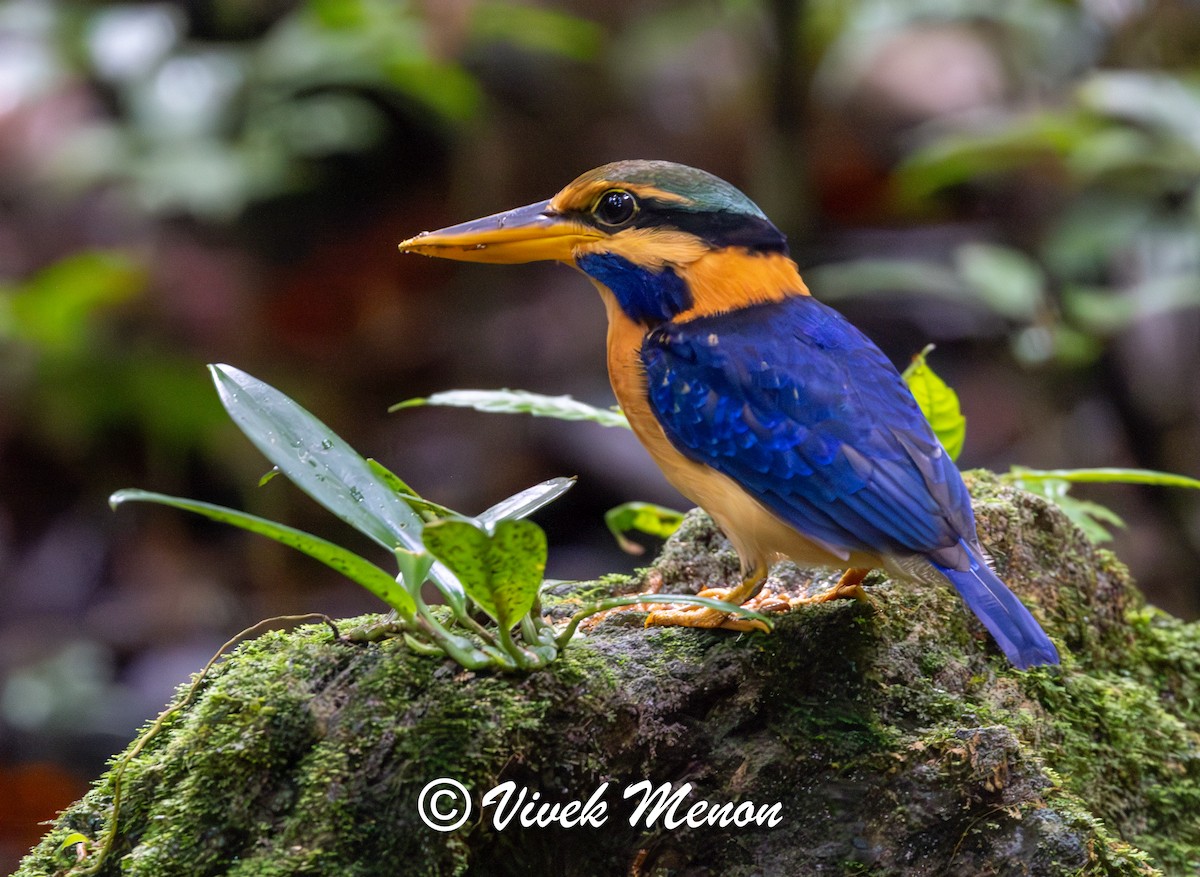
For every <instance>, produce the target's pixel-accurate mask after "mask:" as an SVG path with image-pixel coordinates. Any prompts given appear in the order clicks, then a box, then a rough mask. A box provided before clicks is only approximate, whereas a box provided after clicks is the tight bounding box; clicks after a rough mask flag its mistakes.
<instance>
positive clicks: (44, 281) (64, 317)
mask: <svg viewBox="0 0 1200 877" xmlns="http://www.w3.org/2000/svg"><path fill="white" fill-rule="evenodd" d="M145 286H146V271H145V269H144V268H143V267H142V266H141V265H139V264H138V263H137V262H135V261H134V260H133V259H131V258H129V257H128V256H125V255H123V254H121V253H118V252H113V251H107V250H86V251H84V252H81V253H75V254H74V255H71V256H67V257H66V258H64V259H60V260H59V261H57V262H55V263H54V264H52V265H50V266H49V267H47V268H43V269H42V270H41V271H39V272H38V273H37V274H35V275H34V276H33V277H32V278H30V279H29V280H27V281H25V282H24V283H22V284H20V285H19V286H17V287H15V288H14V289H12V290H11V292H10V293H9V295H8V296H7V298H8V301H7V302H5V298H6V296H5V294H4V293H5V290H0V305H4V304H7V306H8V307H7V310H6V313H5V315H4V316H5V317H6V318H7V319H6V320H4V321H3V323H4V324H3V325H0V336H3V335H6V334H10V333H11V334H13V335H15V336H16V337H17V338H19V339H22V340H25V341H29V342H32V343H34V344H37V345H38V346H40V347H43V348H46V349H49V350H53V351H56V352H73V351H77V350H78V349H79V348H80V346H81V345H82V344H83V343H84V342H85V341H86V340H87V337H88V335H89V333H90V332H91V331H92V330H93V329H94V326H95V321H94V319H93V315H94V314H95V313H96V312H97V311H99V310H101V309H103V308H106V307H112V306H114V305H117V304H120V303H121V302H124V301H127V300H129V299H131V298H133V297H134V296H136V295H138V294H139V293H141V291H142V290H143V289H144V288H145Z"/></svg>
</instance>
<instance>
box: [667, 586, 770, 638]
mask: <svg viewBox="0 0 1200 877" xmlns="http://www.w3.org/2000/svg"><path fill="white" fill-rule="evenodd" d="M733 590H734V589H733V588H706V589H705V590H703V591H701V592H700V593H699V594H697V595H696V596H698V597H708V598H709V599H711V600H722V601H724V602H728V603H732V601H731V600H729V597H730V595H731V593H732V592H733ZM762 596H765V595H760V596H759V597H755V598H753V599H752V600H750V601H748V602H746V603H744V604H741V605H744V606H745V607H746V608H747V609H753V610H755V611H756V612H761V611H764V610H762V609H760V608H759V606H758V605H757V603H758V601H759V600H760V599H761V597H762ZM783 608H784V609H786V608H787V605H786V603H785V604H784V606H783ZM646 627H704V628H709V629H717V628H720V629H721V630H736V631H741V632H746V631H753V630H758V631H762V632H763V633H768V632H769V631H770V628H769V627H767V625H766V624H764V623H763V622H761V621H759V620H757V619H752V618H739V617H737V616H735V615H731V614H730V613H729V612H722V611H721V610H720V609H709V608H708V607H707V606H687V607H684V608H678V609H657V610H655V611H653V612H651V613H650V614H649V615H647V616H646Z"/></svg>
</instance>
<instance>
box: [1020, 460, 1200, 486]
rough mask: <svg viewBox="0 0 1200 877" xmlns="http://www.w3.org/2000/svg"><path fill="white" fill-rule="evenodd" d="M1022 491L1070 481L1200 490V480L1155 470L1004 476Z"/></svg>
mask: <svg viewBox="0 0 1200 877" xmlns="http://www.w3.org/2000/svg"><path fill="white" fill-rule="evenodd" d="M1004 477H1005V479H1006V480H1008V481H1011V482H1012V483H1014V484H1017V485H1019V486H1021V487H1026V489H1028V485H1030V484H1034V483H1037V482H1039V481H1066V482H1070V483H1073V484H1149V485H1153V486H1155V487H1188V488H1191V489H1193V490H1200V479H1196V478H1189V477H1188V476H1186V475H1175V474H1173V473H1171V472H1156V471H1154V470H1153V469H1122V468H1108V467H1101V468H1097V469H1026V468H1025V467H1023V466H1013V467H1012V470H1011V471H1010V472H1009V473H1008V475H1006V476H1004Z"/></svg>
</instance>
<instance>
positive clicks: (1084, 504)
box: [1001, 466, 1200, 542]
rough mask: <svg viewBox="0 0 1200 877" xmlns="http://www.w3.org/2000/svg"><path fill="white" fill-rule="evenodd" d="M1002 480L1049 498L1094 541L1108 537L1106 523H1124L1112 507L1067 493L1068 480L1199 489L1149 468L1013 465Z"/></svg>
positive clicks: (1181, 477)
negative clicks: (1070, 467)
mask: <svg viewBox="0 0 1200 877" xmlns="http://www.w3.org/2000/svg"><path fill="white" fill-rule="evenodd" d="M1001 477H1002V478H1003V479H1004V480H1005V481H1007V482H1008V483H1010V484H1013V485H1015V486H1017V487H1020V488H1021V489H1022V490H1028V491H1029V492H1030V493H1035V494H1037V495H1038V496H1042V497H1045V498H1046V499H1048V500H1051V501H1052V502H1054V503H1055V504H1056V505H1058V507H1059V508H1061V509H1062V510H1063V513H1064V514H1066V516H1067V517H1069V518H1070V519H1071V520H1072V521H1073V522H1074V523H1075V524H1076V525H1078V526H1079V527H1080V528H1081V529H1082V530H1083V531H1084V532H1085V533H1087V535H1088V536H1089V537H1090V538H1091V539H1092V540H1093V541H1095V542H1107V541H1108V540H1109V539H1111V538H1112V533H1111V532H1109V530H1108V527H1107V526H1105V525H1106V524H1107V525H1113V526H1117V527H1124V526H1125V522H1124V521H1122V520H1121V518H1120V517H1119V516H1118V515H1117V513H1116V512H1114V511H1113V510H1112V509H1110V508H1108V507H1106V506H1103V505H1100V503H1096V502H1091V501H1090V500H1086V499H1077V498H1075V497H1073V496H1071V495H1070V492H1069V491H1070V490H1071V485H1072V484H1148V485H1152V486H1155V487H1186V488H1190V489H1192V490H1200V480H1197V479H1195V478H1189V477H1187V476H1186V475H1174V474H1172V473H1170V472H1155V471H1154V470H1151V469H1119V468H1117V469H1114V468H1099V469H1026V468H1025V467H1023V466H1013V467H1012V469H1011V470H1009V472H1008V474H1006V475H1004V476H1001Z"/></svg>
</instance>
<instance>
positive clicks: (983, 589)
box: [934, 542, 1058, 670]
mask: <svg viewBox="0 0 1200 877" xmlns="http://www.w3.org/2000/svg"><path fill="white" fill-rule="evenodd" d="M960 544H962V545H963V547H964V548H966V549H967V553H968V554H969V555H970V558H971V566H970V568H969V569H965V570H957V569H948V568H946V567H944V566H942V565H940V564H937V563H935V564H934V566H935V567H937V569H938V570H939V571H940V572H941V573H942V574H943V575H944V576H945V577H946V578H948V579H949V580H950V584H952V585H954V588H955V590H957V591H958V594H959V596H960V597H962V598H963V602H964V603H966V604H967V607H968V608H969V609H970V610H971V611H972V612H974V613H975V617H976V618H978V619H979V620H980V621H982V622H983V626H984V627H986V628H987V629H988V633H990V634H991V635H992V637H993V638H994V639H995V640H996V645H998V646H1000V650H1001V651H1002V652H1004V654H1005V655H1007V656H1008V659H1009V660H1010V661H1012V663H1013V666H1014V667H1016V668H1018V669H1019V670H1024V669H1026V668H1027V667H1036V666H1038V665H1039V664H1057V663H1058V649H1056V648H1055V647H1054V643H1052V642H1051V641H1050V638H1049V637H1048V636H1046V632H1045V631H1044V630H1042V628H1041V626H1040V625H1039V624H1038V623H1037V620H1036V619H1035V618H1034V617H1033V616H1032V615H1030V614H1029V610H1028V609H1026V608H1025V604H1023V603H1022V602H1021V601H1020V600H1019V599H1017V595H1016V594H1014V593H1013V592H1012V591H1010V590H1009V589H1008V586H1007V585H1005V584H1004V582H1002V581H1000V579H999V578H997V577H996V574H995V573H994V572H992V570H991V568H990V567H989V566H988V565H987V563H985V562H984V560H983V559H982V558H981V557H980V556H979V555H978V554H977V553H976V552H975V551H974V550H972V549H971V547H970V546H969V545H967V544H966V542H961V543H960Z"/></svg>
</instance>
